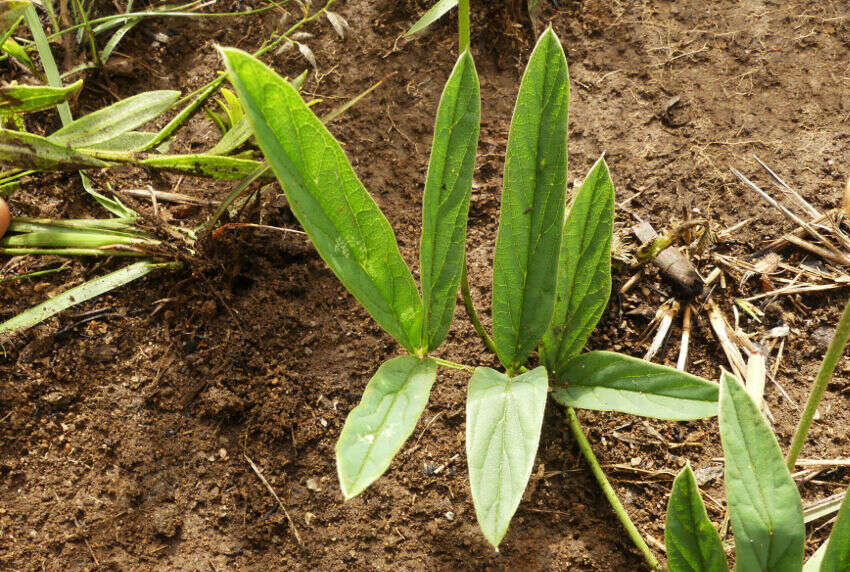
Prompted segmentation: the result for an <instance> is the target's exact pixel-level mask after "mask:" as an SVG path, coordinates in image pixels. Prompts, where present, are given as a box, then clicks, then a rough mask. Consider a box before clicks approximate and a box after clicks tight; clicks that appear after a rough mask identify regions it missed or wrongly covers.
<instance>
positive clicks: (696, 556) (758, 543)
mask: <svg viewBox="0 0 850 572" xmlns="http://www.w3.org/2000/svg"><path fill="white" fill-rule="evenodd" d="M720 383H721V389H720V415H719V421H720V438H721V441H722V443H723V454H724V457H725V463H726V500H727V504H728V506H729V513H730V515H731V518H732V529H733V531H734V533H735V549H736V554H735V560H736V570H742V571H743V570H746V571H750V570H761V571H765V572H767V571H770V572H799V571H800V570H805V571H806V572H837V571H839V570H848V569H850V501H848V500H846V499H845V501H844V502H843V504H842V507H841V509H840V510H839V513H838V519H837V520H836V523H835V525H834V527H833V530H832V534H831V535H830V537H829V539H828V540H827V542H826V543H824V545H823V546H821V548H820V549H818V551H817V552H816V553H815V554H814V555H813V556H812V557H811V558H810V559H809V561H808V562H806V564H805V566H804V565H803V556H804V549H805V541H806V529H805V524H804V520H803V505H802V502H801V500H800V493H799V492H798V490H797V485H796V484H795V483H794V480H793V479H792V478H791V473H790V471H789V470H788V467H787V466H786V464H785V461H784V460H783V458H782V453H781V451H780V450H779V443H777V441H776V437H775V436H774V434H773V431H771V429H770V426H769V425H768V424H767V421H765V419H764V417H763V416H762V413H761V412H760V411H759V407H758V406H757V405H756V403H755V402H754V401H753V399H752V397H751V396H750V395H749V393H748V392H747V390H746V389H745V388H744V386H743V384H742V383H741V382H740V381H739V380H738V378H737V377H735V376H733V375H731V374H728V373H724V375H723V376H722V379H721V382H720ZM665 540H666V544H667V565H668V567H669V569H670V572H721V571H725V570H728V568H727V563H726V555H725V553H724V551H723V545H722V543H721V541H720V536H719V535H718V533H717V530H716V529H715V528H714V525H712V524H711V521H710V520H709V519H708V514H707V512H706V510H705V505H704V503H703V501H702V497H701V496H700V492H699V489H698V488H697V484H696V480H695V479H694V474H693V472H692V471H691V469H690V466H687V467H685V469H683V470H682V472H681V473H680V474H679V476H678V477H677V478H676V480H675V482H674V483H673V491H672V493H671V494H670V501H669V504H668V505H667V526H666V531H665Z"/></svg>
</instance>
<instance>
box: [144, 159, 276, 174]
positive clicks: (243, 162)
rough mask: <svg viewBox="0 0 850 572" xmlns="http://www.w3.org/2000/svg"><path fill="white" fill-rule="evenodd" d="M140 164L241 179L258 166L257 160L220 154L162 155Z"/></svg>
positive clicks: (182, 171)
mask: <svg viewBox="0 0 850 572" xmlns="http://www.w3.org/2000/svg"><path fill="white" fill-rule="evenodd" d="M139 164H140V165H145V166H147V167H154V168H157V169H166V170H169V171H179V172H181V173H189V174H191V175H198V176H201V177H213V178H214V179H242V178H244V177H247V176H249V175H250V174H251V173H253V172H254V171H256V170H257V168H258V167H259V166H260V162H259V161H253V160H251V159H239V158H237V157H224V156H222V155H206V154H203V155H162V156H154V157H149V158H147V159H144V160H142V161H139Z"/></svg>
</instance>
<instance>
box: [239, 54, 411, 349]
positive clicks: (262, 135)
mask: <svg viewBox="0 0 850 572" xmlns="http://www.w3.org/2000/svg"><path fill="white" fill-rule="evenodd" d="M222 55H223V57H224V60H225V63H226V64H227V69H228V73H229V76H230V80H231V83H232V84H233V85H234V87H235V88H236V92H237V93H238V94H239V97H240V98H241V99H242V103H243V106H244V107H245V111H246V113H247V115H248V117H249V118H250V121H251V125H252V126H253V128H254V134H255V135H256V139H257V143H258V144H259V146H260V148H261V149H262V151H263V153H264V154H265V155H266V158H267V159H268V161H269V164H270V165H271V167H272V169H273V170H274V172H275V174H276V175H277V178H278V180H279V181H280V183H281V186H282V187H283V188H284V189H285V191H286V195H287V198H288V199H289V205H290V207H291V208H292V211H293V213H294V214H295V216H296V217H297V218H298V220H299V221H300V222H301V224H302V226H303V227H304V230H306V231H307V233H308V234H309V235H310V238H311V239H312V241H313V244H314V245H315V247H316V250H318V252H319V255H321V257H322V258H323V259H324V260H325V262H326V263H327V264H328V265H329V266H330V267H331V269H332V270H333V271H334V273H335V274H336V275H337V277H338V278H339V279H340V280H341V281H342V283H343V284H344V285H345V286H346V288H347V289H348V290H349V292H351V293H352V294H353V295H354V297H355V298H357V300H358V301H359V302H360V303H361V304H363V306H364V307H365V308H366V309H367V310H368V311H369V313H370V314H371V315H372V316H373V317H374V318H375V320H376V321H377V322H378V323H379V324H380V325H381V326H382V327H383V328H384V329H385V330H386V331H387V332H388V333H389V334H390V335H391V336H393V337H394V338H395V339H396V340H398V341H399V343H400V344H401V345H402V346H404V347H405V348H406V349H407V350H408V351H410V352H412V353H418V354H420V355H421V354H422V353H423V352H422V349H421V337H422V301H421V299H420V298H419V292H418V290H417V288H416V284H415V283H414V281H413V275H412V274H411V272H410V269H409V268H408V267H407V264H406V263H405V262H404V259H403V258H402V257H401V253H400V252H399V249H398V244H397V243H396V240H395V234H394V233H393V230H392V227H390V224H389V222H387V219H386V217H384V215H383V213H382V212H381V210H380V209H379V208H378V206H377V205H376V204H375V202H374V200H372V197H371V196H369V193H368V192H367V191H366V189H365V188H364V187H363V184H362V183H361V182H360V180H359V179H358V178H357V175H356V174H355V173H354V170H353V169H352V168H351V165H350V164H349V163H348V159H346V157H345V153H344V152H343V150H342V148H341V147H340V145H339V143H338V142H337V141H336V139H334V137H333V135H331V134H330V132H329V131H328V130H327V128H326V127H325V126H324V125H323V124H322V122H321V121H320V120H319V119H318V118H317V117H316V116H315V115H314V114H313V112H312V111H310V109H309V108H308V107H307V104H306V103H304V101H303V100H302V99H301V96H300V95H298V92H297V91H296V90H295V89H294V88H293V87H292V86H291V85H290V84H289V82H287V81H286V80H284V79H283V78H282V77H280V76H279V75H277V74H276V73H275V72H274V71H272V70H271V69H269V68H268V67H267V66H265V65H264V64H263V63H262V62H260V61H259V60H257V59H256V58H254V57H253V56H250V55H248V54H246V53H245V52H242V51H240V50H235V49H223V50H222Z"/></svg>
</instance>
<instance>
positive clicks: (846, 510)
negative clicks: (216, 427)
mask: <svg viewBox="0 0 850 572" xmlns="http://www.w3.org/2000/svg"><path fill="white" fill-rule="evenodd" d="M827 542H828V544H827V546H826V548H825V549H824V550H825V551H824V553H823V560H822V561H821V566H820V572H846V571H847V570H850V495H846V496H845V497H844V502H842V503H841V509H839V511H838V519H837V520H836V521H835V524H834V525H832V532H831V533H830V534H829V540H827Z"/></svg>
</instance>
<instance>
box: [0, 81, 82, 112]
mask: <svg viewBox="0 0 850 572" xmlns="http://www.w3.org/2000/svg"><path fill="white" fill-rule="evenodd" d="M81 87H83V80H78V81H76V82H74V83H72V84H71V85H69V86H68V87H50V86H44V85H13V86H9V87H2V88H0V113H32V112H35V111H43V110H45V109H50V108H51V107H55V106H56V105H59V104H60V103H62V102H65V101H68V98H70V97H71V96H72V95H74V94H75V93H76V92H78V91H79V90H80V88H81Z"/></svg>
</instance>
